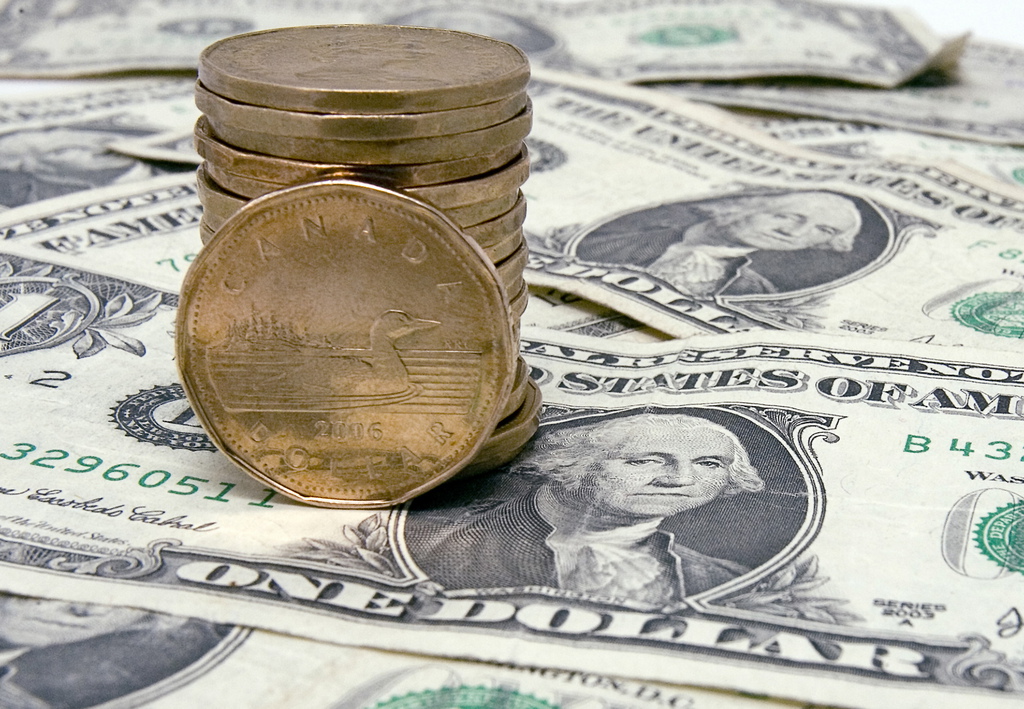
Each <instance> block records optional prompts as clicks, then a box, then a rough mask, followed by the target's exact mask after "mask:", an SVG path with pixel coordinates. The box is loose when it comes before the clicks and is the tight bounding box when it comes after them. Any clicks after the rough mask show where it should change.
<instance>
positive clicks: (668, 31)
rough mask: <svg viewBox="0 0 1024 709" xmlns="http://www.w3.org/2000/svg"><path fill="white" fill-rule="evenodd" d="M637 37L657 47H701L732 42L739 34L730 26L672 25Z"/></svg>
mask: <svg viewBox="0 0 1024 709" xmlns="http://www.w3.org/2000/svg"><path fill="white" fill-rule="evenodd" d="M638 39H639V40H640V41H641V42H645V43H646V44H653V45H656V46H659V47H702V46H704V45H707V44H721V43H722V42H734V41H736V40H737V39H739V34H738V33H737V32H736V30H734V29H732V28H730V27H712V26H711V25H674V26H672V27H658V28H656V29H652V30H650V31H648V32H645V33H644V34H642V35H640V36H639V37H638Z"/></svg>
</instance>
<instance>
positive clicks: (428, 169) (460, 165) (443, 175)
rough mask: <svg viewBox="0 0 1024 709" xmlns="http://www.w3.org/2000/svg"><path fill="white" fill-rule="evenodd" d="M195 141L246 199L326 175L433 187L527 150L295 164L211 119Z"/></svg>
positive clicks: (216, 175)
mask: <svg viewBox="0 0 1024 709" xmlns="http://www.w3.org/2000/svg"><path fill="white" fill-rule="evenodd" d="M194 138H195V147H196V151H197V152H198V153H199V154H200V155H201V156H202V157H203V158H204V159H205V160H206V163H207V169H208V170H209V172H210V175H211V176H212V177H213V179H215V180H216V181H217V182H218V183H219V184H221V185H223V186H224V187H225V189H227V190H229V191H231V192H234V193H236V194H240V195H244V196H246V197H259V196H260V195H261V194H266V193H267V192H273V191H274V190H277V189H280V188H281V187H285V186H288V185H295V184H299V183H301V182H312V181H314V180H319V179H323V178H325V177H334V178H338V179H353V180H365V181H367V182H373V183H375V184H380V185H384V186H387V187H411V186H416V185H434V184H438V183H441V182H450V181H452V180H462V179H465V178H467V177H473V176H475V175H479V174H482V173H486V172H490V171H492V170H495V169H497V168H499V167H501V166H503V165H507V164H508V163H509V161H511V160H513V159H514V158H515V157H516V156H517V155H519V153H520V151H521V150H522V143H521V142H517V143H510V144H508V145H504V146H498V147H496V148H495V149H494V152H491V153H488V154H485V155H472V156H469V157H460V158H456V159H454V160H445V161H440V162H428V163H409V164H400V165H352V164H346V163H329V162H328V163H324V162H311V161H305V160H291V159H289V158H279V157H274V156H273V155H263V154H262V153H255V152H251V151H248V150H243V149H241V148H236V147H234V146H232V145H228V144H227V143H225V142H224V141H222V140H220V139H218V138H217V137H216V136H214V135H213V134H212V133H210V127H209V122H208V121H207V120H206V116H200V117H199V120H198V121H196V125H195V133H194ZM246 185H248V186H246Z"/></svg>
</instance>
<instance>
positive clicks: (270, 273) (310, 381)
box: [176, 180, 516, 508]
mask: <svg viewBox="0 0 1024 709" xmlns="http://www.w3.org/2000/svg"><path fill="white" fill-rule="evenodd" d="M399 283H400V284H402V287H400V288H398V287H395V284H399ZM510 323H511V319H510V317H509V310H508V306H507V305H506V302H505V300H504V295H503V293H502V289H501V287H500V286H499V282H498V278H497V273H496V272H495V269H494V267H493V266H492V265H491V264H490V263H489V262H488V261H487V259H486V258H485V257H484V255H483V254H482V253H481V251H480V249H479V247H478V246H477V245H476V244H475V243H474V242H473V241H472V240H471V239H468V238H466V237H465V236H463V235H462V234H461V232H460V231H459V230H458V229H457V228H456V227H455V226H454V225H453V224H452V223H451V222H450V221H449V220H448V219H447V218H446V217H445V216H444V215H443V214H442V213H441V212H439V211H437V210H436V209H434V208H433V207H430V206H429V205H427V204H425V203H422V202H420V201H418V200H415V199H412V198H411V197H408V196H406V195H403V194H400V193H398V192H394V191H392V190H387V189H385V188H381V187H376V186H372V185H367V184H363V183H357V182H348V181H343V180H324V181H320V182H314V183H309V184H305V185H299V186H296V187H290V188H286V189H283V190H280V191H278V192H275V193H273V194H270V195H266V196H264V197H261V198H259V199H256V200H253V201H252V202H250V203H248V204H246V205H245V206H244V207H243V208H242V209H240V210H239V211H238V212H237V213H236V214H235V215H234V216H232V217H231V218H230V219H229V220H228V221H227V222H226V223H225V224H224V225H223V226H222V227H221V228H220V229H219V230H218V231H217V233H216V235H215V236H214V237H213V238H212V239H211V240H210V242H209V244H208V245H207V246H206V247H204V248H203V249H202V250H201V251H200V252H199V254H198V256H197V257H196V259H195V261H194V262H193V263H192V266H191V268H190V269H189V272H188V273H187V275H186V278H185V282H184V285H183V288H182V295H181V302H180V305H179V309H178V321H177V326H176V332H177V339H176V354H177V362H178V367H179V371H180V375H181V379H182V383H183V385H184V388H185V392H186V394H187V395H188V398H189V401H190V403H191V405H192V408H193V410H194V411H195V413H196V415H197V416H198V418H199V420H200V421H201V423H202V424H203V427H204V428H205V429H206V431H207V432H208V433H209V434H210V437H211V439H212V440H213V441H214V443H216V445H217V446H218V448H220V449H221V450H222V451H224V453H226V454H227V455H228V456H229V457H230V458H231V459H232V460H233V461H234V462H235V463H236V464H237V465H239V466H240V467H241V468H243V469H244V470H246V471H247V472H249V473H250V474H252V475H253V476H255V477H256V478H257V479H259V480H261V481H263V482H264V483H265V484H267V485H269V486H271V487H272V488H273V489H275V490H278V491H280V492H282V493H283V494H286V495H289V496H291V497H293V498H295V499H298V500H301V501H303V502H308V503H311V504H314V505H321V506H326V507H361V508H366V507H385V506H389V505H392V504H395V503H397V502H401V501H404V500H407V499H410V498H411V497H413V496H415V495H417V494H419V493H421V492H424V491H426V490H427V489H430V488H432V487H434V486H436V485H437V484H439V483H440V482H442V481H444V480H446V479H448V478H450V477H452V476H453V475H454V474H455V473H456V472H457V471H458V470H459V469H461V468H462V467H464V466H465V465H466V464H467V463H469V461H470V460H472V459H473V458H474V456H475V454H476V453H477V451H478V450H479V449H480V448H481V446H483V445H484V444H485V443H486V442H487V439H488V436H489V434H490V433H491V432H493V431H494V430H495V428H496V425H497V423H498V418H499V416H500V415H501V413H502V409H503V408H504V406H505V403H506V401H507V400H508V396H509V393H510V390H511V385H512V379H513V374H514V372H515V366H516V363H515V360H516V351H515V350H513V349H512V345H513V337H514V332H513V328H511V327H510Z"/></svg>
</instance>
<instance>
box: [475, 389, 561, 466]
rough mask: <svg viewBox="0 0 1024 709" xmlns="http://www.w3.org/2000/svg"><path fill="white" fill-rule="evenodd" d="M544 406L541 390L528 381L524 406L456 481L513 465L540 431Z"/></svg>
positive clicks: (499, 426) (503, 426)
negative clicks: (506, 465)
mask: <svg viewBox="0 0 1024 709" xmlns="http://www.w3.org/2000/svg"><path fill="white" fill-rule="evenodd" d="M542 403H543V400H542V397H541V392H540V387H538V386H537V383H536V382H535V381H533V380H532V379H527V383H526V397H525V400H524V401H523V405H522V406H521V407H519V410H518V411H516V412H515V414H514V415H513V416H510V417H508V418H507V419H505V420H504V421H502V422H501V423H499V424H498V426H497V428H495V430H494V433H492V434H491V435H490V437H489V438H488V439H487V443H486V444H485V445H484V446H483V447H482V448H481V449H480V452H479V453H477V456H476V457H475V458H474V459H473V462H472V463H470V464H469V465H467V466H466V467H465V468H463V469H462V470H460V471H459V472H458V474H457V475H456V476H455V477H457V478H459V479H460V480H461V479H463V478H468V477H472V476H473V475H479V474H480V473H486V472H488V471H490V470H494V469H495V468H500V467H501V466H503V465H505V464H506V463H509V462H511V461H512V459H513V458H515V457H516V456H517V455H518V454H519V453H520V452H521V451H522V450H523V448H525V447H526V444H527V443H529V442H530V439H531V438H532V437H533V434H534V433H536V432H537V429H538V428H539V427H540V410H541V404H542Z"/></svg>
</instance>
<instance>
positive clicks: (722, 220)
mask: <svg viewBox="0 0 1024 709" xmlns="http://www.w3.org/2000/svg"><path fill="white" fill-rule="evenodd" d="M538 74H539V75H538V76H537V77H536V78H535V80H534V82H533V85H532V94H533V101H534V107H535V108H534V110H535V116H536V119H535V127H534V130H533V134H532V138H531V139H532V141H533V145H534V146H535V148H536V149H535V150H534V152H535V154H536V157H535V159H534V163H533V164H534V169H533V171H532V173H531V177H530V180H529V182H527V184H526V187H525V192H526V194H527V196H528V198H529V204H530V211H529V214H528V216H527V221H526V228H527V232H528V238H529V243H530V249H531V260H530V263H529V266H528V269H527V279H528V280H529V282H530V283H531V284H533V285H537V286H540V285H544V286H550V287H554V288H559V289H561V290H564V291H569V292H573V293H576V294H578V295H581V296H584V297H586V298H588V299H589V300H592V301H594V302H598V303H601V304H603V305H606V306H608V307H611V308H613V309H615V310H617V311H619V312H622V313H624V314H627V315H630V316H632V317H634V318H636V319H637V320H640V321H642V322H645V323H647V324H649V325H651V326H652V327H655V328H657V329H659V330H662V331H664V332H667V333H670V334H673V335H676V336H679V337H686V336H687V335H689V334H690V332H691V328H693V327H695V326H696V327H702V328H704V329H706V330H707V331H709V332H732V331H737V330H745V329H755V328H772V329H793V330H803V331H818V332H829V333H834V334H849V333H854V334H859V335H867V336H874V337H881V338H886V339H906V340H919V341H928V342H934V343H937V344H949V345H954V344H969V345H974V346H980V347H990V348H999V349H1010V350H1016V349H1017V344H1016V343H1017V342H1018V340H1019V337H1020V336H1021V334H1024V329H1022V328H1021V327H1020V325H1019V322H1020V315H1019V313H1020V312H1022V311H1021V309H1020V305H1019V304H1021V303H1024V300H1022V299H1024V295H1022V291H1024V269H1022V268H1021V263H1022V261H1021V259H1022V257H1024V251H1022V244H1021V231H1022V229H1024V191H1022V190H1020V189H1019V188H1015V187H1014V186H1012V185H1009V184H1004V183H1000V182H998V181H996V180H995V179H990V178H987V177H986V176H984V175H980V174H976V173H974V172H973V171H964V170H963V169H962V168H959V167H957V166H940V165H930V164H927V163H918V162H910V161H901V160H884V161H882V160H879V161H870V160H869V161H865V160H846V159H843V158H840V157H835V156H831V155H826V154H823V153H815V152H810V151H804V150H801V149H798V148H796V147H794V146H791V145H789V144H786V143H782V142H780V141H776V140H773V139H772V138H770V137H768V136H766V135H765V134H763V133H761V132H757V131H752V130H750V129H749V128H748V127H746V126H743V125H740V124H739V123H737V122H735V121H733V120H730V118H729V116H726V115H724V114H722V113H719V112H707V109H708V108H710V107H705V108H701V107H698V106H696V105H695V104H684V103H672V102H670V101H669V100H668V97H665V98H662V95H661V94H659V93H657V92H651V91H649V90H643V89H638V88H631V87H618V86H613V85H611V84H608V83H607V82H596V81H594V80H584V79H578V78H574V77H565V76H563V75H559V76H557V77H555V76H554V75H551V74H546V73H543V72H538Z"/></svg>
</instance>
